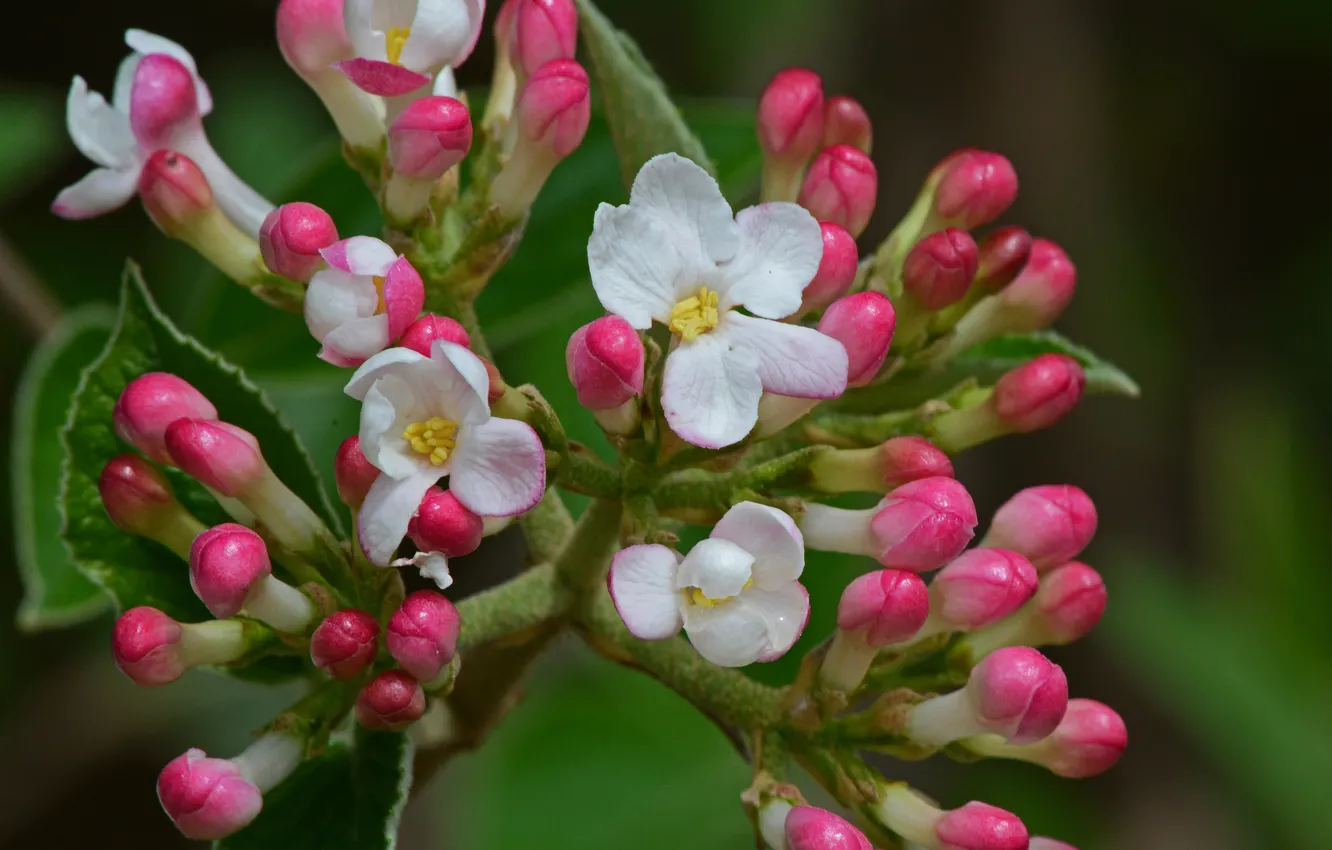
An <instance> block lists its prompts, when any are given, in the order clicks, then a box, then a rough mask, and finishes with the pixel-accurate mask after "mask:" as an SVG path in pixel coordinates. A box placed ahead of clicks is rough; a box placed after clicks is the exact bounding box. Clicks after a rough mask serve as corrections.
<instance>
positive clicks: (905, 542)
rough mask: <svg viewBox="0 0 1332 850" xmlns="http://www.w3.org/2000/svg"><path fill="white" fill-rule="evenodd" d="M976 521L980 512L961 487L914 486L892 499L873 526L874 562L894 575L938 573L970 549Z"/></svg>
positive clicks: (948, 481)
mask: <svg viewBox="0 0 1332 850" xmlns="http://www.w3.org/2000/svg"><path fill="white" fill-rule="evenodd" d="M976 521H977V520H976V506H975V504H974V503H973V502H972V501H971V496H970V494H968V493H967V490H966V488H965V487H963V486H962V485H961V484H960V483H959V482H958V481H956V480H954V479H952V478H943V477H935V478H922V479H920V480H919V481H912V482H911V483H909V484H904V485H902V486H901V487H898V488H897V489H896V490H894V491H893V492H891V493H889V494H888V496H887V497H886V498H885V499H884V500H883V501H882V502H880V503H879V507H878V508H877V509H876V511H875V513H874V518H873V519H872V520H871V521H870V535H871V537H872V538H873V542H874V546H875V549H876V550H877V551H876V552H875V557H877V558H878V560H879V563H880V564H883V565H884V566H885V567H893V568H895V569H902V570H911V571H912V572H918V573H921V572H928V571H929V570H935V569H938V568H939V567H941V566H943V565H944V564H946V563H948V562H949V561H951V560H952V559H953V558H955V557H957V555H958V553H960V552H961V551H962V550H963V549H965V548H966V545H967V543H968V542H969V541H970V540H971V537H972V535H973V534H974V532H975V528H976Z"/></svg>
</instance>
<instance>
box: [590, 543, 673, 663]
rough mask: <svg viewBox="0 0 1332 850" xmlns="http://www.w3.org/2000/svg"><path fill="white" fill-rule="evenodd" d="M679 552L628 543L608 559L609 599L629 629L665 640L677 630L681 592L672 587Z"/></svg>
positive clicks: (637, 633) (645, 635)
mask: <svg viewBox="0 0 1332 850" xmlns="http://www.w3.org/2000/svg"><path fill="white" fill-rule="evenodd" d="M678 567H679V556H678V555H676V554H675V552H673V551H672V550H670V549H668V548H666V547H665V546H659V545H656V544H650V545H642V546H630V547H628V548H627V549H621V550H620V551H619V552H616V553H615V560H614V561H613V562H612V563H611V568H610V579H609V581H608V582H607V584H608V586H609V587H610V595H611V601H613V602H614V603H615V610H616V611H618V612H620V619H621V620H623V621H624V625H625V627H626V628H627V629H629V633H630V634H632V635H633V636H634V637H636V638H640V639H642V640H664V639H666V638H668V637H671V636H672V635H674V634H676V633H677V632H679V631H680V626H681V625H682V624H683V620H681V618H680V592H679V591H678V590H676V589H675V571H676V569H677V568H678Z"/></svg>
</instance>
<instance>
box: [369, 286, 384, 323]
mask: <svg viewBox="0 0 1332 850" xmlns="http://www.w3.org/2000/svg"><path fill="white" fill-rule="evenodd" d="M370 280H371V282H372V283H374V285H375V292H377V293H379V304H378V305H376V306H375V315H376V316H379V315H383V314H384V313H387V312H388V304H387V303H386V302H385V301H384V278H382V277H372V278H370Z"/></svg>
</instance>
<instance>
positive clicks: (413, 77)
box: [336, 0, 486, 97]
mask: <svg viewBox="0 0 1332 850" xmlns="http://www.w3.org/2000/svg"><path fill="white" fill-rule="evenodd" d="M485 11H486V4H485V0H346V3H345V5H344V6H343V14H344V16H345V20H346V24H347V35H348V37H350V38H351V43H352V49H353V50H354V51H355V52H356V56H355V58H352V59H347V60H345V61H342V62H338V63H337V65H336V67H337V68H338V70H340V71H342V73H344V74H346V75H347V78H348V79H349V80H351V81H352V82H353V83H355V84H356V85H357V86H359V87H360V88H361V89H362V90H364V91H367V92H369V93H370V94H377V95H381V96H384V97H396V96H398V95H404V94H408V93H409V92H414V91H416V90H417V89H420V88H423V87H425V86H428V85H430V84H431V82H432V81H433V80H434V79H435V75H436V74H438V73H440V71H442V70H443V69H444V68H452V67H457V66H458V65H461V64H462V63H463V60H465V59H466V58H467V57H468V56H469V55H470V54H471V52H472V48H473V47H475V46H476V40H477V38H478V37H479V36H480V35H481V18H482V16H483V15H484V14H485Z"/></svg>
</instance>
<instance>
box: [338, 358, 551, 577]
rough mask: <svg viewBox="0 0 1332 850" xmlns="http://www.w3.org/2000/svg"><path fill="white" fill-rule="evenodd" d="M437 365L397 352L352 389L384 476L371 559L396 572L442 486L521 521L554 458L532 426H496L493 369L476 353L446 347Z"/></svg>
mask: <svg viewBox="0 0 1332 850" xmlns="http://www.w3.org/2000/svg"><path fill="white" fill-rule="evenodd" d="M430 355H431V356H430V357H424V356H422V355H420V354H417V353H416V352H415V351H412V350H410V349H407V348H390V349H388V350H387V351H383V352H380V353H379V354H376V355H375V356H374V357H371V358H370V359H369V360H367V361H366V362H365V364H364V365H363V366H361V368H360V369H358V370H357V371H356V374H355V375H353V376H352V379H351V381H350V382H349V383H348V384H347V390H346V391H347V394H348V395H350V396H351V397H353V398H355V399H358V400H360V401H361V402H362V405H361V432H360V438H361V451H363V452H365V456H366V458H367V459H368V460H369V461H370V463H372V464H373V465H374V466H375V467H376V468H378V469H379V471H380V473H381V474H380V476H379V477H378V478H377V479H375V483H374V484H373V485H371V487H370V492H369V493H368V494H366V497H365V502H364V504H362V506H361V511H360V514H359V516H358V520H357V531H358V532H359V537H360V541H361V548H362V549H363V550H364V551H365V554H366V557H368V558H369V559H370V560H371V561H372V562H374V563H376V564H379V565H387V564H388V563H389V561H390V560H391V559H392V558H393V553H394V551H395V550H396V549H397V548H398V544H399V543H401V542H402V538H403V537H404V536H405V535H406V534H407V524H408V523H409V522H410V521H411V518H412V515H413V514H415V513H416V510H417V508H418V507H420V504H421V499H422V498H423V497H424V496H425V493H426V491H427V490H429V489H430V487H431V486H433V485H434V483H435V482H436V481H438V480H439V479H440V478H443V477H444V476H446V475H447V476H448V477H449V489H450V490H451V491H452V492H453V495H454V496H456V497H457V498H458V501H459V502H461V503H462V504H463V506H464V507H466V508H467V509H468V510H470V511H472V512H473V513H477V514H481V515H483V516H513V515H515V514H520V513H523V512H524V511H527V510H530V509H531V508H533V507H534V506H535V505H536V503H537V502H539V501H541V494H542V493H543V492H544V490H545V487H546V455H545V451H544V450H543V449H542V447H541V440H540V438H538V437H537V435H536V432H535V431H533V430H532V429H531V428H530V427H529V426H528V425H526V424H524V423H522V422H518V421H515V420H512V419H492V418H491V417H490V407H489V405H488V404H487V402H486V392H487V389H488V388H489V378H488V376H487V375H486V367H485V365H484V364H483V363H482V362H481V360H480V359H479V358H478V357H477V356H476V355H475V354H473V353H472V352H470V351H468V350H467V349H466V348H463V347H462V346H460V345H455V344H453V343H451V342H445V341H443V340H436V341H435V343H434V344H433V346H432V347H431V352H430Z"/></svg>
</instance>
